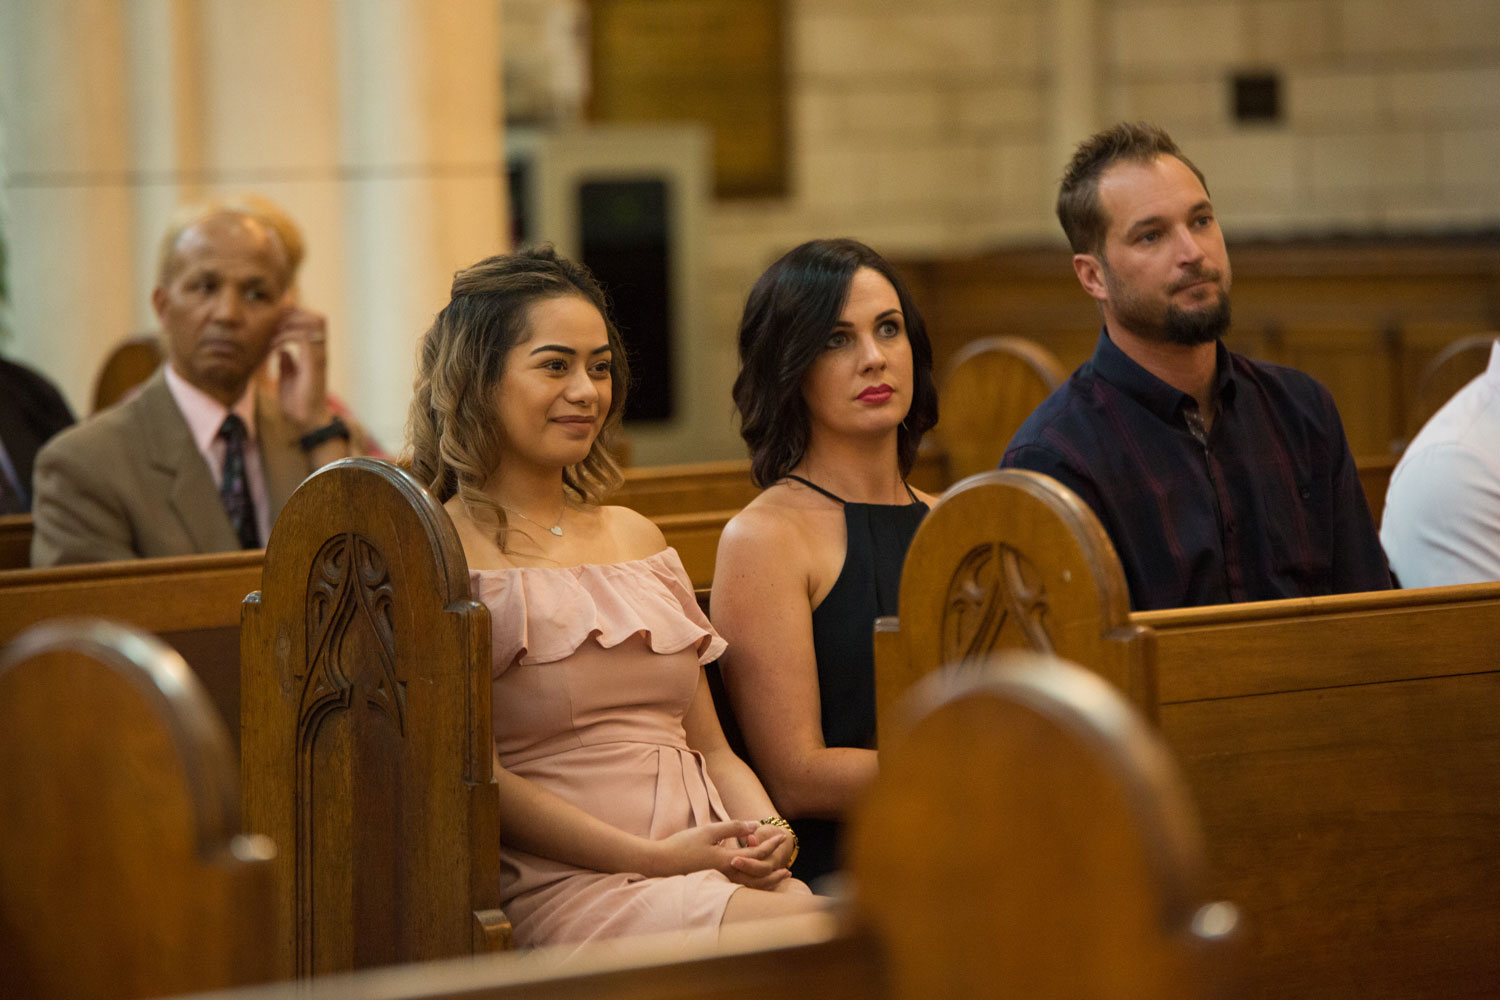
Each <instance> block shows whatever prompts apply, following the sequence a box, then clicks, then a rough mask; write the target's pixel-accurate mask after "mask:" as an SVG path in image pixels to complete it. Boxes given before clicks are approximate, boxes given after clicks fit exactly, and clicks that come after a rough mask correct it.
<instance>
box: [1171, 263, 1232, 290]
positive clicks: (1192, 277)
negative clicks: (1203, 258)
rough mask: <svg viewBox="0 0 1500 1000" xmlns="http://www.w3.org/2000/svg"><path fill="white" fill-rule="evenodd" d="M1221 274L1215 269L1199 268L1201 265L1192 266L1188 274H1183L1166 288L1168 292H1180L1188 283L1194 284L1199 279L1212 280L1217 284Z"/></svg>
mask: <svg viewBox="0 0 1500 1000" xmlns="http://www.w3.org/2000/svg"><path fill="white" fill-rule="evenodd" d="M1223 276H1224V274H1223V272H1222V271H1215V270H1212V269H1207V268H1201V267H1200V268H1194V269H1193V270H1192V271H1191V272H1190V273H1189V274H1187V275H1184V276H1183V277H1182V278H1180V279H1178V280H1177V281H1174V282H1172V285H1171V287H1170V288H1169V289H1168V291H1169V292H1180V291H1182V290H1183V289H1184V288H1187V287H1188V286H1189V285H1196V284H1198V283H1199V282H1200V281H1212V282H1213V283H1214V284H1216V285H1217V284H1218V283H1219V279H1221V278H1222V277H1223Z"/></svg>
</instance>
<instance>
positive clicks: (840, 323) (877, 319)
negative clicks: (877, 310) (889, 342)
mask: <svg viewBox="0 0 1500 1000" xmlns="http://www.w3.org/2000/svg"><path fill="white" fill-rule="evenodd" d="M900 315H901V310H900V309H887V310H886V311H885V312H883V313H881V314H880V315H879V316H876V317H875V322H877V323H879V322H880V321H881V320H883V319H885V318H886V317H887V316H900ZM853 325H854V324H853V323H851V322H849V321H848V320H846V319H841V320H839V321H838V322H836V323H834V324H833V328H834V329H835V330H837V329H838V328H839V327H841V326H853Z"/></svg>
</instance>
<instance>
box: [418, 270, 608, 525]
mask: <svg viewBox="0 0 1500 1000" xmlns="http://www.w3.org/2000/svg"><path fill="white" fill-rule="evenodd" d="M568 295H577V296H579V297H581V298H582V299H584V300H585V301H586V302H588V303H589V304H590V305H592V306H594V308H596V309H598V310H599V315H600V316H602V317H603V318H604V327H605V329H606V330H607V331H608V334H609V346H610V350H611V352H612V353H613V356H614V360H613V361H612V363H611V365H610V373H609V381H610V390H611V393H610V402H609V412H608V413H606V414H605V418H604V426H603V428H602V429H601V431H600V433H599V436H598V437H597V438H595V439H594V444H593V447H592V448H590V449H589V453H588V455H587V456H586V457H585V458H584V459H583V461H581V462H579V463H578V464H576V465H571V466H568V467H567V468H566V469H564V470H563V493H564V496H565V497H566V498H571V499H573V500H576V501H578V502H581V503H598V502H599V501H600V499H601V498H602V497H603V496H604V494H606V493H607V492H609V491H610V490H612V489H614V488H615V487H616V486H618V485H619V484H620V481H621V475H620V468H619V465H618V464H617V463H616V462H615V460H614V458H613V457H612V456H611V455H610V453H609V449H608V444H609V440H610V439H611V438H612V437H613V435H614V432H615V430H616V428H618V426H619V424H620V416H621V414H622V413H623V411H624V408H625V388H626V385H627V383H628V382H629V380H630V375H629V370H628V366H627V363H626V360H625V347H624V345H623V344H622V343H621V342H620V333H619V331H618V330H617V329H615V324H614V321H613V320H611V319H610V316H609V306H608V303H607V301H606V300H605V296H604V290H603V289H602V288H600V287H599V283H598V282H597V281H595V280H594V276H593V275H592V274H590V273H589V271H588V269H587V268H586V267H584V266H583V265H582V264H575V263H573V262H572V261H569V260H566V259H565V258H562V257H559V256H557V254H556V252H555V251H554V250H553V249H552V248H551V247H550V246H542V247H538V248H535V249H532V250H525V251H521V252H519V253H515V254H501V255H497V256H494V257H488V258H486V259H484V260H482V261H480V262H479V263H477V264H475V265H474V266H472V267H469V268H465V269H464V270H462V271H459V272H458V273H457V274H456V275H454V276H453V290H452V293H451V298H450V300H449V302H448V304H447V305H446V306H444V307H443V310H442V311H441V312H439V313H438V315H437V319H436V320H434V321H433V324H432V326H431V327H430V328H429V329H428V331H427V333H426V334H425V335H424V336H423V338H422V347H421V354H420V356H419V358H418V362H417V378H416V383H415V385H414V386H413V390H412V401H411V410H410V412H409V413H408V416H407V424H406V438H407V455H406V457H405V463H404V464H406V466H407V468H409V469H410V470H411V473H412V475H413V476H414V477H416V479H417V481H418V482H420V483H421V484H422V485H423V486H425V487H427V489H428V490H429V491H430V492H431V493H432V494H433V496H435V497H437V499H438V501H439V502H446V501H448V500H449V499H451V498H452V497H454V496H457V497H458V498H459V500H460V502H462V503H463V505H464V507H465V508H467V509H468V511H469V514H470V516H471V517H473V518H474V520H475V522H476V523H478V524H481V525H486V524H488V525H492V526H493V528H494V532H495V536H494V537H495V542H496V544H497V545H499V546H500V548H501V550H502V551H504V550H505V535H506V532H507V530H508V527H507V523H506V518H505V512H504V511H503V510H502V509H501V508H500V506H499V504H497V503H495V501H494V500H492V499H490V498H489V497H488V496H486V495H485V493H484V491H483V489H482V487H483V486H484V483H485V481H486V480H487V479H488V478H489V477H490V475H491V474H492V473H493V472H494V471H495V469H496V466H497V465H498V464H499V461H500V444H501V438H500V427H499V418H498V417H497V415H496V413H495V386H496V384H497V383H499V381H500V376H501V375H503V374H504V372H505V357H506V355H507V354H509V353H510V349H511V348H513V347H515V346H516V345H517V344H520V343H522V342H523V341H525V340H526V339H527V337H528V336H529V335H530V332H531V331H530V330H529V329H528V323H529V317H530V313H531V307H532V306H533V305H534V304H536V303H537V302H541V301H544V300H547V299H556V298H562V297H564V296H568Z"/></svg>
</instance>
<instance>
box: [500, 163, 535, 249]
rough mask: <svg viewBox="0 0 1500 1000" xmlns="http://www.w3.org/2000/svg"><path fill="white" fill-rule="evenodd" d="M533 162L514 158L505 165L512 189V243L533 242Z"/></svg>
mask: <svg viewBox="0 0 1500 1000" xmlns="http://www.w3.org/2000/svg"><path fill="white" fill-rule="evenodd" d="M532 169H533V168H532V164H531V163H530V162H529V161H527V160H522V159H512V160H510V161H509V162H508V163H506V165H505V183H506V187H507V188H508V189H509V191H510V245H511V246H513V247H521V246H525V245H527V244H528V243H530V242H531V239H532V237H531V217H530V210H531V182H532V176H531V172H532Z"/></svg>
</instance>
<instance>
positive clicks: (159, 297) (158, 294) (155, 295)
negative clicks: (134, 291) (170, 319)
mask: <svg viewBox="0 0 1500 1000" xmlns="http://www.w3.org/2000/svg"><path fill="white" fill-rule="evenodd" d="M151 308H152V309H154V310H155V311H156V320H157V322H161V318H162V316H161V314H162V313H164V312H166V311H167V290H166V289H165V288H163V287H162V286H160V285H157V286H156V287H155V288H153V289H151Z"/></svg>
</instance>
